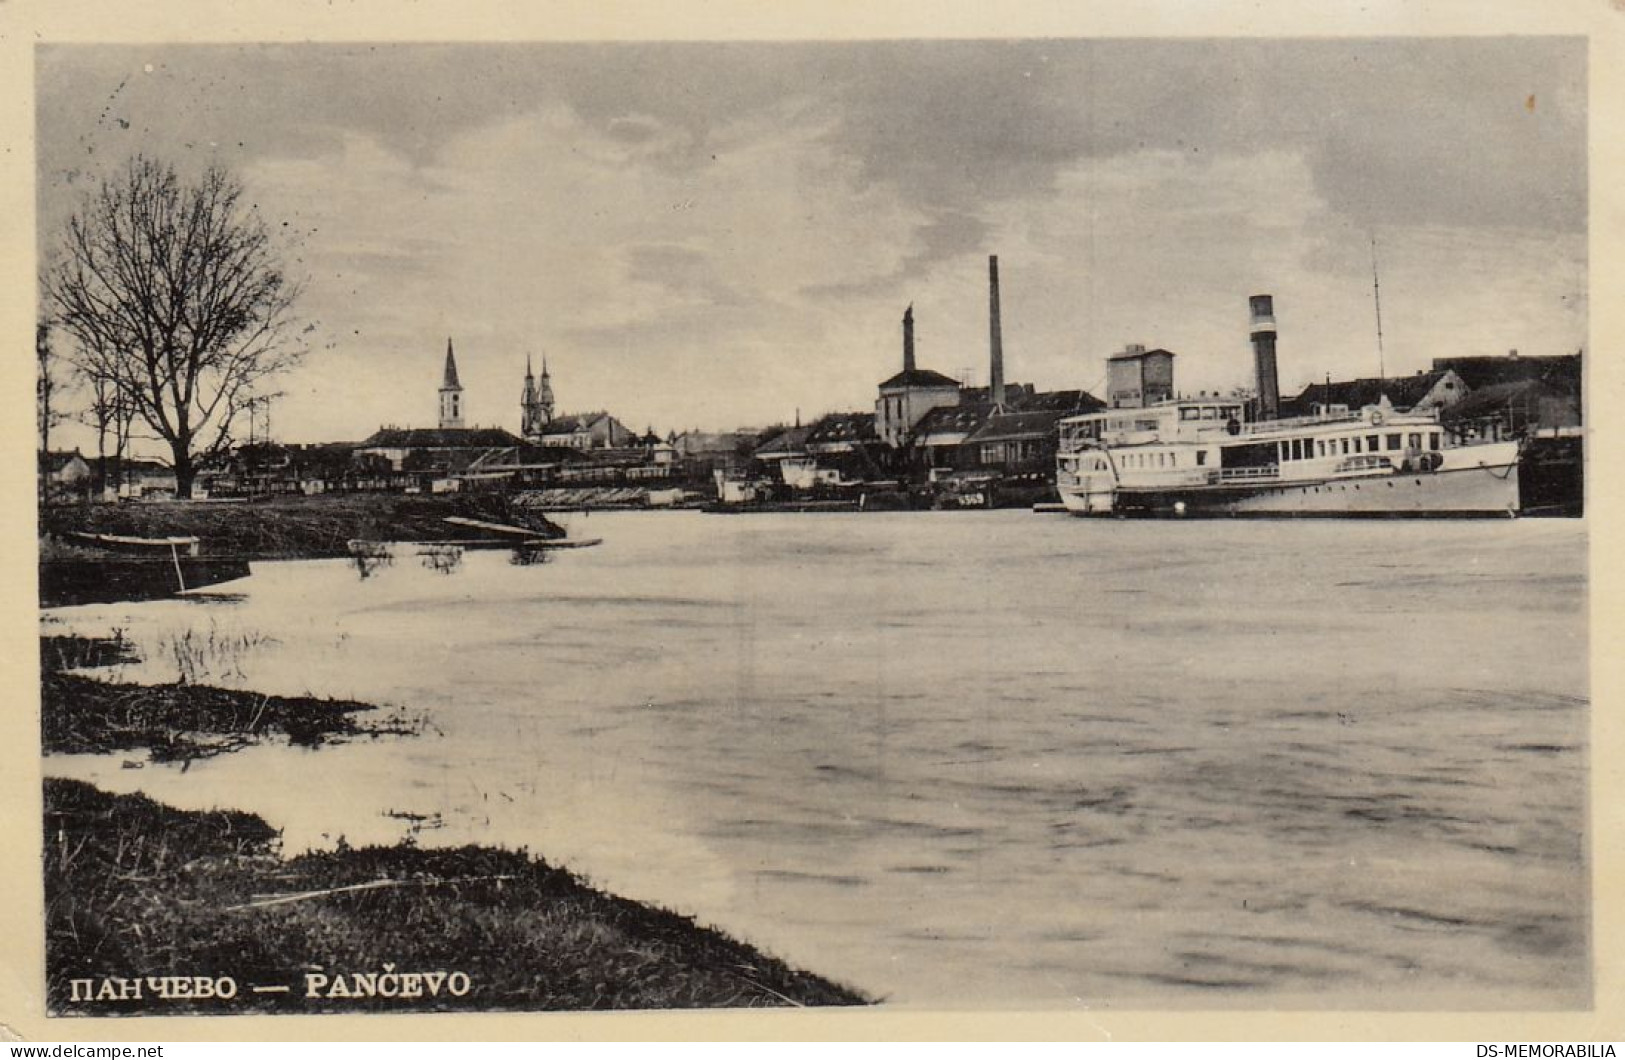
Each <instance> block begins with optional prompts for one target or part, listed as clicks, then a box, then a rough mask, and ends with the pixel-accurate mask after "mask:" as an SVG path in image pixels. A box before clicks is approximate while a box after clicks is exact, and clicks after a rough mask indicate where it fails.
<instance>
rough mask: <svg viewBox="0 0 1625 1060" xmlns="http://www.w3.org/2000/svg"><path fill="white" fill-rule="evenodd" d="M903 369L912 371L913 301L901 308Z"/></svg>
mask: <svg viewBox="0 0 1625 1060" xmlns="http://www.w3.org/2000/svg"><path fill="white" fill-rule="evenodd" d="M903 371H905V372H912V371H914V303H913V302H910V303H909V304H908V308H907V309H905V310H903Z"/></svg>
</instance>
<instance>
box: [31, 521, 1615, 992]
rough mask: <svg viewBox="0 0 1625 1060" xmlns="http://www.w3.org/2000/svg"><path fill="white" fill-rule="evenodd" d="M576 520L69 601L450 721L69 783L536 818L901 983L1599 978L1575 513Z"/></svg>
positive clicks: (668, 900) (1439, 986) (351, 814)
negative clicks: (484, 539) (362, 561)
mask: <svg viewBox="0 0 1625 1060" xmlns="http://www.w3.org/2000/svg"><path fill="white" fill-rule="evenodd" d="M571 530H572V536H591V537H602V538H603V539H604V544H603V545H602V546H601V547H598V548H592V549H586V550H581V551H575V552H564V553H556V554H553V555H552V557H551V558H550V561H549V562H547V563H544V564H540V565H534V566H518V565H514V564H513V563H511V562H510V561H509V558H508V556H507V554H505V553H500V552H498V553H489V552H487V553H470V554H468V555H466V556H465V557H464V558H463V560H462V562H461V563H460V564H459V565H457V566H456V568H455V569H454V570H451V571H443V570H437V569H434V566H433V565H432V564H428V565H426V564H425V563H424V562H421V561H420V560H419V558H417V557H415V556H413V555H411V554H409V553H408V554H403V555H401V556H400V557H399V558H397V559H396V561H395V562H394V563H393V564H392V565H390V566H386V567H382V568H379V569H377V570H375V571H373V572H371V573H370V576H368V577H365V578H363V577H361V575H360V573H359V572H358V571H357V569H356V568H355V567H354V566H353V565H352V564H349V563H346V562H342V561H315V562H298V563H271V564H258V565H256V566H255V567H254V573H253V576H252V577H251V578H249V579H247V580H245V581H242V582H238V583H236V584H233V585H230V586H221V587H218V589H216V590H214V591H205V592H204V593H201V594H195V595H194V596H193V597H191V598H189V599H184V600H172V601H157V602H149V603H140V604H121V605H99V606H88V607H79V608H69V609H63V610H60V611H58V612H54V613H53V617H54V618H55V619H57V620H60V625H53V627H52V628H53V631H61V630H62V629H64V628H66V629H71V630H74V631H78V632H84V633H87V634H95V633H100V634H105V633H107V632H108V631H109V630H111V629H113V628H118V629H122V630H123V631H125V633H126V635H127V636H128V637H130V638H132V639H133V640H134V641H135V642H136V643H137V645H138V646H139V647H140V649H141V650H142V652H143V653H144V654H145V655H146V657H147V658H146V661H144V662H143V663H141V664H139V665H134V666H130V667H125V668H122V672H121V673H119V674H118V675H117V676H121V677H122V678H124V679H129V680H152V681H158V680H173V679H174V677H175V674H176V669H175V663H174V656H175V642H176V641H177V640H178V639H183V638H184V636H185V631H186V630H190V631H191V633H192V638H193V640H192V643H193V645H194V648H195V650H194V652H193V653H192V658H193V661H194V665H197V666H199V667H201V668H202V669H203V671H204V672H203V673H202V674H201V675H200V676H201V677H203V678H205V679H207V680H209V681H211V682H213V683H218V684H225V685H236V686H239V687H247V688H253V689H256V690H259V691H264V692H275V693H283V694H303V693H307V692H309V693H315V694H318V695H328V696H340V697H352V698H356V699H361V700H365V701H368V702H375V703H382V704H388V705H392V706H399V707H402V708H406V709H409V710H411V711H413V712H416V713H418V714H420V715H422V716H423V717H424V718H425V719H426V720H427V723H428V725H427V728H426V731H425V733H424V735H422V736H420V737H415V738H393V737H389V738H380V739H375V740H374V739H369V740H361V741H357V742H353V743H348V744H343V745H338V746H330V747H323V748H320V749H317V750H314V751H312V750H302V749H297V748H291V747H287V746H283V745H265V746H260V747H256V748H252V749H249V750H247V751H243V752H239V753H236V754H231V755H225V756H221V757H218V758H213V759H208V760H202V761H199V762H196V763H194V764H193V765H192V766H191V767H190V768H189V769H188V770H187V771H186V772H184V773H183V772H182V771H181V770H180V769H179V768H177V767H170V766H159V765H152V764H149V765H147V766H146V768H143V769H130V768H124V766H125V763H126V760H128V759H129V758H131V756H130V755H119V756H113V757H111V758H108V757H88V756H85V757H66V756H53V757H51V758H48V759H47V761H46V771H47V773H50V774H53V775H67V776H76V777H81V778H84V779H89V780H93V781H94V782H96V783H97V784H99V785H101V786H102V787H104V788H107V789H109V790H115V791H133V790H142V791H146V792H147V793H149V794H150V795H152V796H153V797H155V798H157V799H159V800H161V801H164V802H168V803H170V804H173V805H177V806H182V807H189V808H202V807H208V806H227V807H234V808H239V809H243V810H248V811H251V812H254V813H257V814H260V815H262V816H264V817H265V818H267V819H268V820H269V821H270V822H271V823H272V824H273V825H275V826H276V827H279V828H281V829H283V830H284V836H285V838H284V845H285V848H286V849H287V850H288V851H289V852H294V851H298V850H300V849H304V848H307V847H312V846H317V847H320V846H327V845H331V844H333V843H335V842H336V841H337V840H338V839H339V838H340V837H343V838H344V839H345V840H346V841H347V842H349V843H351V844H352V845H359V844H363V843H369V842H392V841H395V840H398V839H400V838H402V837H403V836H406V835H411V836H413V837H414V838H415V839H416V841H417V842H419V843H421V844H425V845H452V844H462V843H470V842H473V843H483V844H500V845H505V846H509V847H525V848H528V849H529V850H531V851H532V852H535V853H538V854H541V855H543V856H545V857H547V858H548V859H549V860H551V861H553V862H555V863H563V864H567V865H568V866H570V867H571V868H573V869H575V870H577V871H578V872H580V873H582V874H583V875H584V876H586V877H587V878H589V879H590V880H591V881H593V882H594V883H596V884H598V885H600V886H603V887H605V888H607V889H609V890H612V891H615V892H618V893H621V894H624V895H627V896H629V897H635V898H640V899H644V900H650V901H654V902H656V903H659V904H661V905H665V906H668V907H670V908H674V909H677V910H679V911H681V912H684V913H687V914H691V915H694V916H696V917H697V918H698V919H699V920H700V921H702V922H705V923H712V924H715V925H717V926H718V927H720V928H722V929H724V930H725V931H727V932H729V933H731V934H733V935H735V936H738V937H741V938H745V939H747V940H749V941H751V942H754V943H756V944H757V945H759V946H761V947H763V948H765V949H767V950H769V951H770V952H773V953H776V954H778V955H780V956H782V957H784V958H785V959H787V960H788V961H790V962H791V963H792V964H796V965H798V966H801V967H804V968H808V969H810V970H813V971H817V972H819V973H822V974H824V975H827V976H829V977H831V978H834V979H837V980H840V981H843V982H846V983H848V984H850V985H853V986H856V987H858V988H860V989H862V990H865V991H867V992H869V993H871V994H873V995H876V996H880V997H884V998H886V999H888V1000H889V1001H891V1002H893V1003H896V1004H900V1005H907V1006H914V1007H926V1006H930V1007H935V1006H941V1005H954V1006H961V1007H965V1006H968V1007H991V1006H996V1007H1004V1008H1010V1007H1044V1008H1054V1007H1058V1006H1074V1007H1076V1006H1090V1007H1095V1008H1100V1007H1110V1006H1113V1005H1117V1006H1124V1007H1143V1006H1145V1005H1160V1006H1173V1007H1192V1006H1212V1005H1220V1006H1242V1007H1249V1006H1270V1007H1282V1006H1291V1005H1305V1006H1314V1007H1326V1006H1349V1007H1352V1006H1378V1007H1390V1008H1439V1007H1463V1006H1465V1007H1473V1008H1508V1007H1526V1006H1531V1007H1573V1006H1580V1005H1584V1004H1586V1003H1587V1002H1588V999H1589V997H1590V989H1591V985H1590V984H1591V979H1590V973H1589V962H1590V950H1589V942H1588V938H1589V933H1590V926H1589V910H1590V896H1589V890H1588V882H1587V880H1588V853H1587V836H1586V821H1587V808H1586V791H1587V760H1588V740H1587V731H1588V681H1587V623H1586V536H1585V529H1584V526H1583V524H1581V523H1578V522H1569V521H1552V522H1542V521H1521V522H1428V523H1410V522H1400V523H1387V522H1383V523H1363V522H1335V521H1327V522H1319V521H1307V522H1290V523H1279V522H1271V523H1263V522H1228V521H1215V522H1144V523H1132V522H1118V521H1104V522H1093V521H1083V520H1075V519H1068V518H1065V517H1061V516H1040V515H1034V514H1030V513H1025V512H986V513H968V512H967V513H941V514H933V513H896V514H880V513H874V514H861V515H860V514H851V515H842V514H824V515H800V516H798V515H760V516H733V517H724V516H708V515H702V514H699V513H683V512H674V513H622V514H610V513H598V514H594V515H592V516H590V517H583V516H577V517H576V521H575V523H574V525H573V526H572V528H571ZM211 637H212V638H213V639H214V640H215V642H216V643H217V644H218V643H223V642H235V644H236V647H233V648H229V649H226V650H221V651H212V652H211V650H209V649H208V648H207V647H206V645H207V641H208V639H209V638H211ZM199 644H203V645H205V647H203V648H201V649H196V646H197V645H199Z"/></svg>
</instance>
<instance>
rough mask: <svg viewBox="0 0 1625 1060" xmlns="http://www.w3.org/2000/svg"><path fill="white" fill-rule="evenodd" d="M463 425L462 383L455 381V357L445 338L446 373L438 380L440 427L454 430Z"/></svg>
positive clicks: (448, 339) (449, 341) (448, 340)
mask: <svg viewBox="0 0 1625 1060" xmlns="http://www.w3.org/2000/svg"><path fill="white" fill-rule="evenodd" d="M462 425H463V385H462V384H461V383H459V382H458V381H457V357H456V355H454V354H453V353H452V351H451V338H450V337H449V336H448V337H447V339H446V374H445V377H444V378H443V379H442V380H441V382H440V429H441V430H443V431H444V430H455V429H458V428H461V427H462Z"/></svg>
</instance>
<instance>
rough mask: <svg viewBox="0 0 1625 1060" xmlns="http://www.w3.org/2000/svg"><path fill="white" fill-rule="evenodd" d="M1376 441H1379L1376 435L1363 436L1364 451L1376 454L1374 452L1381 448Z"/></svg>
mask: <svg viewBox="0 0 1625 1060" xmlns="http://www.w3.org/2000/svg"><path fill="white" fill-rule="evenodd" d="M1378 441H1379V438H1378V436H1377V435H1375V434H1368V435H1366V436H1365V447H1366V451H1367V452H1371V453H1374V452H1376V451H1377V450H1378V449H1380V448H1382V446H1380V445H1379V444H1378Z"/></svg>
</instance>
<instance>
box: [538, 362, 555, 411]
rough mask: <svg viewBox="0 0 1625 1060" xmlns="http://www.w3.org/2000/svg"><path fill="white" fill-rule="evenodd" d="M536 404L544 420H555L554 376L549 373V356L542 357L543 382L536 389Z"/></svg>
mask: <svg viewBox="0 0 1625 1060" xmlns="http://www.w3.org/2000/svg"><path fill="white" fill-rule="evenodd" d="M536 404H537V407H539V408H540V409H541V410H542V422H543V423H552V422H553V377H552V376H550V375H548V374H547V357H546V356H543V357H542V383H541V386H540V387H538V388H537V390H536Z"/></svg>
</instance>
